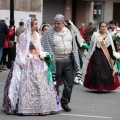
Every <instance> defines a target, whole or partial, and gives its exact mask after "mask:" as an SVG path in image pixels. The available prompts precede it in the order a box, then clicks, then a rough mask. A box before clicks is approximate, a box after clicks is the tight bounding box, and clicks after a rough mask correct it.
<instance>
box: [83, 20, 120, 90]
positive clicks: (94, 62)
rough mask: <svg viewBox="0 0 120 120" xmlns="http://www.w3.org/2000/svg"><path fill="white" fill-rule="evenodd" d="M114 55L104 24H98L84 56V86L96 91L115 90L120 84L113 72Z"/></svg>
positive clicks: (111, 42) (110, 38)
mask: <svg viewBox="0 0 120 120" xmlns="http://www.w3.org/2000/svg"><path fill="white" fill-rule="evenodd" d="M114 53H116V51H115V48H114V45H113V41H112V37H111V36H110V34H109V33H108V31H107V29H106V23H104V22H101V23H100V24H99V30H98V31H97V32H95V33H94V34H93V36H92V38H91V44H90V49H89V51H88V54H87V56H86V61H85V66H84V67H83V68H84V71H83V74H84V75H83V77H84V86H85V87H86V88H89V89H94V90H95V89H96V90H99V91H101V90H115V89H116V88H118V87H119V85H120V83H119V80H118V77H117V75H116V74H115V71H114V62H115V60H116V56H114Z"/></svg>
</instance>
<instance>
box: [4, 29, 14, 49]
mask: <svg viewBox="0 0 120 120" xmlns="http://www.w3.org/2000/svg"><path fill="white" fill-rule="evenodd" d="M13 34H14V29H13V28H10V29H9V33H8V35H7V36H6V39H5V42H4V46H3V48H9V46H8V42H9V41H10V37H11V36H12V35H13Z"/></svg>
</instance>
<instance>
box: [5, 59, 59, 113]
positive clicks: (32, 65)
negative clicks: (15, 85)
mask: <svg viewBox="0 0 120 120" xmlns="http://www.w3.org/2000/svg"><path fill="white" fill-rule="evenodd" d="M43 67H44V65H43V61H41V60H39V59H35V58H34V57H33V58H29V57H28V58H27V59H26V64H25V66H24V68H23V69H22V73H21V79H20V83H19V98H18V102H17V104H16V108H15V109H14V110H13V109H12V107H11V101H10V98H9V88H10V85H11V82H12V81H11V78H12V75H13V74H14V73H13V69H14V67H13V68H12V69H11V70H10V72H9V74H8V78H7V81H6V84H5V88H4V100H3V108H4V109H5V111H6V112H7V113H8V114H20V115H47V114H52V113H56V112H59V111H60V110H61V104H60V101H59V98H58V96H57V92H56V89H55V86H54V85H53V84H52V83H51V84H50V85H48V83H47V70H46V71H43V69H44V68H43Z"/></svg>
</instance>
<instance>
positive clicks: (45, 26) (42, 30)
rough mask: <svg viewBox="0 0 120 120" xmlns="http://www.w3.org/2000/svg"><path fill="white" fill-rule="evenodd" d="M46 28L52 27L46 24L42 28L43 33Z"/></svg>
mask: <svg viewBox="0 0 120 120" xmlns="http://www.w3.org/2000/svg"><path fill="white" fill-rule="evenodd" d="M46 26H48V27H50V26H49V25H47V24H45V25H43V26H42V29H41V30H42V31H43V30H44V28H45V27H46Z"/></svg>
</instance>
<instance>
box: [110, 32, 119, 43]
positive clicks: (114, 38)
mask: <svg viewBox="0 0 120 120" xmlns="http://www.w3.org/2000/svg"><path fill="white" fill-rule="evenodd" d="M111 35H112V38H113V40H114V41H120V33H119V32H117V31H113V32H112V33H111Z"/></svg>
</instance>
